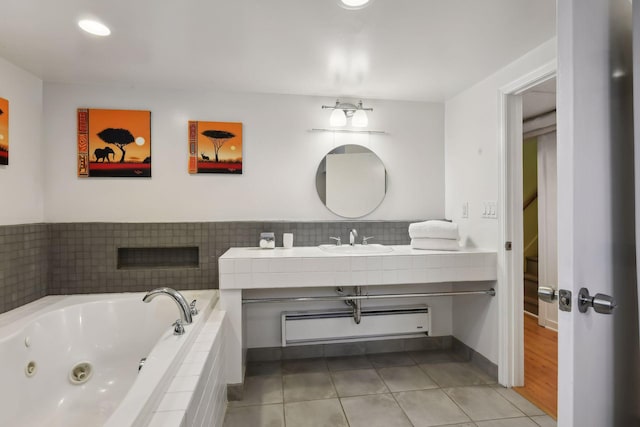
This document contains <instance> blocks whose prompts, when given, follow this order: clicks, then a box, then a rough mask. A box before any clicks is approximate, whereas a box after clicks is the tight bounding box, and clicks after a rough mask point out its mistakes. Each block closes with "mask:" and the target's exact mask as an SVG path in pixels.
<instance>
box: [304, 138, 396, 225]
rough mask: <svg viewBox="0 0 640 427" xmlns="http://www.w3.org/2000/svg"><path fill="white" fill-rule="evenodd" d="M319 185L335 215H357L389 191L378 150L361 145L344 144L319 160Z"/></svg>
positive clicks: (320, 195)
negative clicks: (376, 151)
mask: <svg viewBox="0 0 640 427" xmlns="http://www.w3.org/2000/svg"><path fill="white" fill-rule="evenodd" d="M316 189H317V190H318V196H319V197H320V200H322V203H324V205H325V206H326V207H327V208H328V209H329V210H330V211H331V212H333V213H335V214H336V215H340V216H342V217H345V218H358V217H361V216H364V215H366V214H368V213H371V212H373V211H374V210H375V208H377V207H378V206H379V205H380V203H382V199H384V195H385V194H386V191H387V171H386V170H385V168H384V164H383V163H382V160H380V158H379V157H378V156H376V155H375V153H374V152H373V151H371V150H369V149H368V148H366V147H363V146H361V145H354V144H349V145H341V146H340V147H336V148H334V149H333V150H331V151H330V152H329V153H328V154H327V155H326V156H325V157H324V159H322V161H321V162H320V165H319V166H318V172H317V173H316Z"/></svg>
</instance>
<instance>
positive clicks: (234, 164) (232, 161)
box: [189, 121, 242, 174]
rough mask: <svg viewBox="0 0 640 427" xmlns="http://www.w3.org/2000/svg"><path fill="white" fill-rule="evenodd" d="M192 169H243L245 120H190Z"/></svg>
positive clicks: (236, 170)
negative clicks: (243, 129)
mask: <svg viewBox="0 0 640 427" xmlns="http://www.w3.org/2000/svg"><path fill="white" fill-rule="evenodd" d="M189 173H232V174H241V173H242V123H233V122H196V121H190V122H189Z"/></svg>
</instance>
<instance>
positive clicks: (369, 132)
mask: <svg viewBox="0 0 640 427" xmlns="http://www.w3.org/2000/svg"><path fill="white" fill-rule="evenodd" d="M309 132H337V133H368V134H374V135H386V134H387V133H386V132H385V131H383V130H364V129H362V130H361V129H309Z"/></svg>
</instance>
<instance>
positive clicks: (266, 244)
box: [260, 232, 276, 249]
mask: <svg viewBox="0 0 640 427" xmlns="http://www.w3.org/2000/svg"><path fill="white" fill-rule="evenodd" d="M275 247H276V236H275V234H274V233H273V232H265V233H260V248H262V249H275Z"/></svg>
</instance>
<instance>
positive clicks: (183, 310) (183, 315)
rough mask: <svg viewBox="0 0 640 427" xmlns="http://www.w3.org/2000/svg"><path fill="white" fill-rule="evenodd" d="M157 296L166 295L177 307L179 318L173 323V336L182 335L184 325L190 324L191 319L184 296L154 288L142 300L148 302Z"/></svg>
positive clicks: (170, 290) (169, 290) (176, 292)
mask: <svg viewBox="0 0 640 427" xmlns="http://www.w3.org/2000/svg"><path fill="white" fill-rule="evenodd" d="M158 295H166V296H168V297H169V298H171V299H172V300H173V302H175V303H176V305H177V306H178V311H179V312H180V318H179V319H178V320H176V321H175V323H174V324H173V326H174V329H173V334H174V335H182V334H184V325H188V324H189V323H191V322H192V318H191V307H189V303H188V302H187V300H186V299H185V298H184V296H183V295H182V294H181V293H180V292H178V291H176V290H175V289H171V288H156V289H153V290H151V291H149V292H147V294H146V295H145V296H144V298H142V301H144V302H150V301H151V300H152V299H154V298H155V297H157V296H158Z"/></svg>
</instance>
